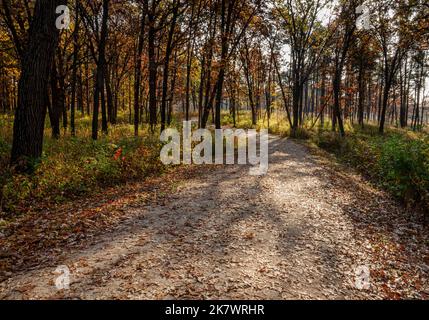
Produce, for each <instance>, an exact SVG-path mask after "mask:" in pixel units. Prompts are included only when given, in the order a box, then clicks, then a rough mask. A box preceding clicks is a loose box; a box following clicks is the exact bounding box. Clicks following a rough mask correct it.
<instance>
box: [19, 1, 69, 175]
mask: <svg viewBox="0 0 429 320" xmlns="http://www.w3.org/2000/svg"><path fill="white" fill-rule="evenodd" d="M62 4H67V1H66V0H45V1H42V0H38V1H36V4H35V9H34V14H33V19H32V21H31V25H30V29H29V32H28V44H27V47H26V50H25V53H24V59H23V60H22V64H21V77H20V80H19V87H18V107H17V110H16V113H15V120H14V127H13V145H12V153H11V164H12V165H14V166H15V167H16V169H17V170H20V171H26V170H29V169H31V168H30V162H29V161H31V159H37V158H39V157H40V156H41V155H42V147H43V131H44V125H45V117H46V105H47V101H46V93H47V87H48V79H49V72H50V70H51V67H52V61H53V59H54V54H55V49H56V47H57V44H58V36H59V30H58V29H57V28H56V26H55V21H56V15H55V9H56V7H58V6H59V5H62Z"/></svg>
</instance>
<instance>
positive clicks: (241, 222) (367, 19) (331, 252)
mask: <svg viewBox="0 0 429 320" xmlns="http://www.w3.org/2000/svg"><path fill="white" fill-rule="evenodd" d="M183 121H192V126H193V128H194V129H198V128H202V129H205V128H207V129H209V130H212V131H213V130H215V129H223V128H237V129H246V130H247V129H256V130H258V131H259V130H262V129H267V130H268V132H269V133H270V148H271V149H270V170H269V173H268V175H267V176H264V177H260V178H256V177H250V176H249V177H248V176H246V173H243V172H242V171H241V169H240V167H234V166H231V167H230V166H198V165H176V166H166V165H164V164H163V163H162V162H161V161H160V150H161V148H162V146H163V144H162V142H161V141H160V139H159V137H160V135H161V133H162V132H163V131H164V130H165V129H166V128H175V129H181V128H182V126H183ZM428 125H429V3H428V2H427V1H424V0H399V1H398V0H367V1H363V0H68V1H67V0H0V245H1V248H0V299H2V298H23V299H26V298H41V297H43V298H52V297H54V298H55V297H60V298H67V297H72V296H73V295H75V296H79V297H83V298H89V299H92V298H119V299H121V298H123V299H127V298H140V299H159V298H164V297H166V296H167V297H173V298H183V297H185V298H197V299H206V298H228V299H229V298H230V299H235V298H238V299H243V298H251V299H252V298H253V299H260V298H261V299H267V298H268V299H270V298H273V299H289V298H294V299H295V298H299V299H301V298H302V299H314V298H317V299H318V298H331V299H336V298H337V299H338V298H340V299H341V298H346V299H348V298H352V299H360V298H363V299H401V298H417V299H428V298H429V281H428V279H429V268H428V265H429V260H428V257H429V232H428V231H429V230H428V228H427V223H428V221H429V127H428ZM234 170H235V171H234ZM185 207H186V208H185ZM240 208H241V209H240ZM130 221H131V222H134V224H132V223H131V222H130ZM128 222H130V224H129V225H128V224H127V223H128ZM182 222H183V223H182ZM131 224H132V225H131ZM210 230H214V231H213V233H211V232H210ZM161 234H162V235H161ZM322 235H324V236H322ZM323 237H325V238H324V239H322V238H323ZM330 237H331V238H330ZM119 239H121V240H119ZM148 239H158V240H157V241H159V242H157V243H158V246H156V245H154V244H153V243H152V242H150V241H155V240H148ZM91 241H92V242H94V243H107V244H109V243H110V246H107V248H105V249H103V250H101V249H94V248H95V247H94V246H93V245H92V244H91V243H92V242H91ZM121 241H124V243H125V246H122V242H121ZM301 242H303V243H301ZM352 242H353V243H352ZM173 244H175V245H177V248H180V249H174V248H173V247H171V246H173ZM140 246H141V247H142V248H143V249H139V248H140ZM300 246H301V247H302V248H301V249H299V248H300ZM129 247H131V248H133V249H129ZM224 247H226V248H227V249H228V250H227V251H225V252H226V253H225V258H222V257H218V255H217V254H218V253H217V250H220V251H222V250H226V249H225V248H224ZM97 248H98V247H97ZM124 248H128V249H129V250H125V249H124ZM274 248H276V249H274ZM279 248H281V249H279ZM297 248H298V249H297ZM262 249H263V250H262ZM141 250H142V251H141ZM192 250H194V251H195V253H192V252H193V251H192ZM198 250H209V251H210V252H212V253H213V257H212V258H210V259H212V260H207V259H208V258H206V257H202V256H200V255H199V254H198V252H199V251H198ZM261 250H262V251H261ZM264 250H265V251H264ZM184 251H186V252H190V253H189V254H188V255H186V257H187V259H188V261H187V262H182V261H183V257H182V256H181V254H180V252H184ZM269 251H272V252H276V253H277V254H278V255H275V256H274V257H273V256H270V255H269V253H268V252H269ZM222 252H223V251H222ZM262 252H265V253H262ZM300 252H301V256H300ZM303 252H304V253H303ZM164 254H165V255H170V256H171V258H170V259H171V261H170V264H169V266H167V265H164V262H165V261H164V260H162V258H161V257H160V256H162V255H164ZM249 254H250V255H252V254H254V256H255V259H249V258H246V257H247V255H249ZM82 255H83V256H84V257H85V259H86V262H85V263H82V262H80V260H79V259H77V258H76V257H77V256H79V257H81V256H82ZM267 255H268V256H267ZM120 256H124V257H125V256H126V257H127V258H126V259H125V258H117V257H120ZM286 256H288V258H287V259H286ZM106 257H107V258H106ZM109 257H110V258H109ZM97 258H98V259H100V260H102V261H103V265H101V266H99V265H97V263H98V262H97V260H96V259H97ZM115 259H117V260H115ZM122 259H123V260H124V261H123V260H122ZM222 259H226V262H225V261H224V260H222ZM285 259H286V260H285ZM237 261H239V262H237ZM262 261H265V262H267V261H268V262H267V264H266V265H263V264H262ZM293 261H295V262H293ZM48 263H50V264H52V263H56V265H67V266H68V268H70V270H69V269H67V270H69V271H68V272H70V273H71V274H72V275H73V274H78V273H79V272H78V271H77V270H85V271H84V274H85V272H88V273H89V274H91V276H92V278H91V279H93V280H91V281H93V282H89V283H88V282H87V281H86V280H87V279H86V278H85V277H84V276H82V275H80V276H78V275H75V278H76V279H77V278H79V277H81V278H79V279H80V280H79V279H78V280H76V281H75V282H73V281H72V284H71V286H70V287H71V288H70V289H67V290H56V289H55V286H53V285H52V284H49V283H50V282H49V281H52V280H49V279H51V278H52V275H51V273H52V271H53V270H55V268H54V269H53V270H51V269H52V268H51V269H49V264H48ZM240 263H241V264H240ZM260 264H262V265H260ZM231 265H233V267H231ZM302 265H304V266H305V268H304V271H303V270H302V268H301V267H300V266H302ZM362 265H364V266H366V265H368V266H369V269H370V276H371V279H372V282H371V285H370V286H369V287H368V288H367V287H365V286H364V287H365V288H364V289H362V288H359V286H357V287H358V288H356V286H355V284H354V282H355V280H354V278H353V277H354V273H355V270H357V269H356V268H358V270H361V269H359V266H362ZM280 266H283V267H280ZM35 268H36V270H37V272H38V273H37V275H38V276H37V277H36V278H37V279H34V280H31V281H30V282H31V285H28V286H26V287H25V288H21V289H22V290H21V289H19V288H18V287H19V285H20V283H22V282H23V281H24V282H25V281H27V280H28V279H29V277H31V275H30V271H29V270H35ZM97 268H101V269H103V272H107V273H108V274H109V275H108V276H106V275H104V276H102V275H100V274H98V273H97V272H98V271H99V269H97ZM138 268H142V269H144V270H146V271H147V273H148V274H152V276H140V278H139V281H140V282H141V283H144V285H143V284H142V285H141V286H140V285H135V284H134V282H132V281H131V280H129V279H130V278H133V277H135V274H136V273H135V270H140V269H138ZM160 268H161V269H162V270H161V271H162V272H161V273H160V274H157V273H156V272H155V273H156V274H153V272H154V270H158V269H160ZM213 268H214V269H213ZM101 269H100V270H101ZM218 269H219V271H216V270H218ZM97 270H98V271H97ZM109 270H110V271H111V270H116V271H117V273H118V274H122V276H123V277H122V276H120V275H118V274H117V273H115V274H112V273H111V272H110V271H109ZM234 270H235V271H237V273H235V271H234ZM250 270H255V271H254V273H252V272H253V271H252V272H250ZM364 270H366V269H365V268H364ZM146 271H145V272H146ZM185 271H186V274H187V276H186V278H187V279H188V280H189V279H190V280H189V281H191V280H192V279H194V278H195V279H197V280H196V282H195V283H193V282H192V281H193V280H192V281H191V282H192V284H189V283H188V282H186V281H185V282H183V281H184V280H183V279H182V278H181V277H179V276H178V274H179V273H180V272H185ZM239 271H242V272H245V273H246V272H249V273H248V274H247V277H248V278H249V279H250V280H249V281H250V282H251V285H249V287H246V286H244V285H242V284H243V281H244V282H245V280H244V279H245V278H246V277H245V276H243V275H241V274H239ZM31 272H35V271H31ZM100 272H101V271H100ZM109 272H110V273H109ZM368 272H369V271H368ZM145 274H146V273H145ZM211 274H213V275H215V276H213V277H211V276H210V275H211ZM272 274H274V275H277V276H275V277H272ZM299 274H300V275H299ZM335 274H337V275H340V276H336V275H335ZM350 274H352V275H353V277H352V276H350ZM216 275H217V276H216ZM303 275H306V276H303ZM148 277H149V278H148ZM276 277H277V278H280V279H286V280H285V281H287V282H288V283H290V288H284V287H283V286H282V285H280V284H278V283H276V281H275V280H273V279H274V278H276ZM306 278H308V279H309V280H308V281H309V282H308V283H307V282H306V280H305V279H306ZM94 279H95V280H94ZM106 279H107V280H106ZM222 279H224V280H225V279H229V280H225V281H226V282H228V284H225V285H224V287H222V288H219V284H220V283H223V282H222V281H223V280H222ZM231 279H232V280H231ZM234 279H235V280H236V282H237V283H238V284H236V282H234V281H233V280H234ZM310 279H312V280H310ZM350 279H352V280H350ZM151 281H152V282H153V283H155V282H157V283H158V284H157V285H154V284H152V285H151V284H150V283H151ZM258 281H259V282H264V283H265V284H264V285H265V286H266V287H258V286H260V284H258V283H259V282H258ZM27 282H28V281H27ZM30 282H28V283H30ZM118 283H120V284H118ZM43 286H50V289H49V290H44V289H43ZM57 287H58V286H57ZM143 287H144V288H145V289H142V288H143ZM17 288H18V289H17ZM88 288H90V290H89V289H88ZM124 288H126V289H124ZM246 288H247V289H246ZM128 289H129V290H128Z"/></svg>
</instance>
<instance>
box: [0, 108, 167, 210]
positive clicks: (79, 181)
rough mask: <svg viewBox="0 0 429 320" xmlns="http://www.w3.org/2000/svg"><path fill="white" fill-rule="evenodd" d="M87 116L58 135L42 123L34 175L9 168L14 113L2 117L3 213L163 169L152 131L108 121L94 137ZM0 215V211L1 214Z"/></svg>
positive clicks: (55, 201)
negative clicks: (73, 129)
mask: <svg viewBox="0 0 429 320" xmlns="http://www.w3.org/2000/svg"><path fill="white" fill-rule="evenodd" d="M89 123H90V119H89V118H81V119H79V120H78V121H77V125H76V127H77V136H76V137H72V136H70V135H69V134H65V135H63V136H62V137H61V138H60V139H58V140H56V139H53V138H51V137H50V129H49V128H48V126H47V128H46V130H45V138H44V148H43V155H42V158H41V159H40V160H39V161H38V163H37V164H36V166H35V171H34V173H33V174H31V175H29V174H16V173H14V172H12V171H11V169H10V168H9V167H8V161H9V154H10V149H11V141H12V118H11V117H8V116H1V118H0V133H1V135H0V169H1V174H0V187H1V192H0V202H1V207H0V208H1V212H0V214H1V215H2V216H3V217H7V216H11V215H16V214H20V213H24V212H26V211H28V210H31V209H32V206H33V205H34V204H40V203H45V204H58V203H62V202H65V201H67V200H72V199H73V198H75V197H77V196H82V195H85V194H90V193H93V192H97V191H99V190H100V189H101V188H104V187H109V186H114V185H118V184H121V183H125V182H128V181H135V180H138V179H145V178H146V177H148V176H152V175H157V174H160V173H162V172H163V171H164V170H165V167H164V165H163V164H162V163H161V161H160V160H159V150H160V147H161V145H160V143H159V139H157V138H156V136H154V135H151V134H148V132H147V131H148V130H147V129H143V130H141V133H140V137H138V138H136V137H134V129H133V127H132V125H129V124H127V123H126V122H122V123H121V124H118V125H115V126H111V127H110V128H109V134H108V135H103V136H101V137H100V138H99V140H97V141H93V140H92V139H91V138H90V130H89V129H87V128H90V124H89ZM0 218H1V216H0Z"/></svg>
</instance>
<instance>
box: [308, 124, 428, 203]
mask: <svg viewBox="0 0 429 320" xmlns="http://www.w3.org/2000/svg"><path fill="white" fill-rule="evenodd" d="M314 142H315V143H316V144H317V145H318V146H319V147H320V148H322V149H324V150H326V151H328V152H330V153H333V154H335V155H336V156H337V157H338V158H339V159H340V160H341V161H342V162H344V163H346V164H348V165H350V166H353V167H356V168H357V169H359V171H360V172H362V173H363V174H365V175H366V176H367V177H369V178H370V179H371V180H372V181H374V182H375V183H377V184H378V185H380V186H381V187H383V188H384V189H387V190H388V191H390V192H391V193H392V194H393V195H394V196H396V197H398V198H399V199H401V200H403V201H404V202H405V203H407V204H419V205H422V206H423V207H424V208H429V139H428V138H427V137H426V138H416V137H414V138H410V137H408V136H407V135H406V134H403V133H390V134H387V135H385V136H380V135H378V134H371V133H368V132H355V133H353V134H350V135H349V136H347V137H346V138H341V137H340V136H339V135H338V134H336V133H333V132H326V131H323V132H320V133H319V134H318V135H317V136H316V137H315V141H314Z"/></svg>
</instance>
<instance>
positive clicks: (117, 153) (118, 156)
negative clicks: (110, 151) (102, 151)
mask: <svg viewBox="0 0 429 320" xmlns="http://www.w3.org/2000/svg"><path fill="white" fill-rule="evenodd" d="M121 155H122V148H119V149H118V150H117V151H116V152H115V155H114V156H113V159H114V160H115V161H118V160H119V158H120V157H121Z"/></svg>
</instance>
